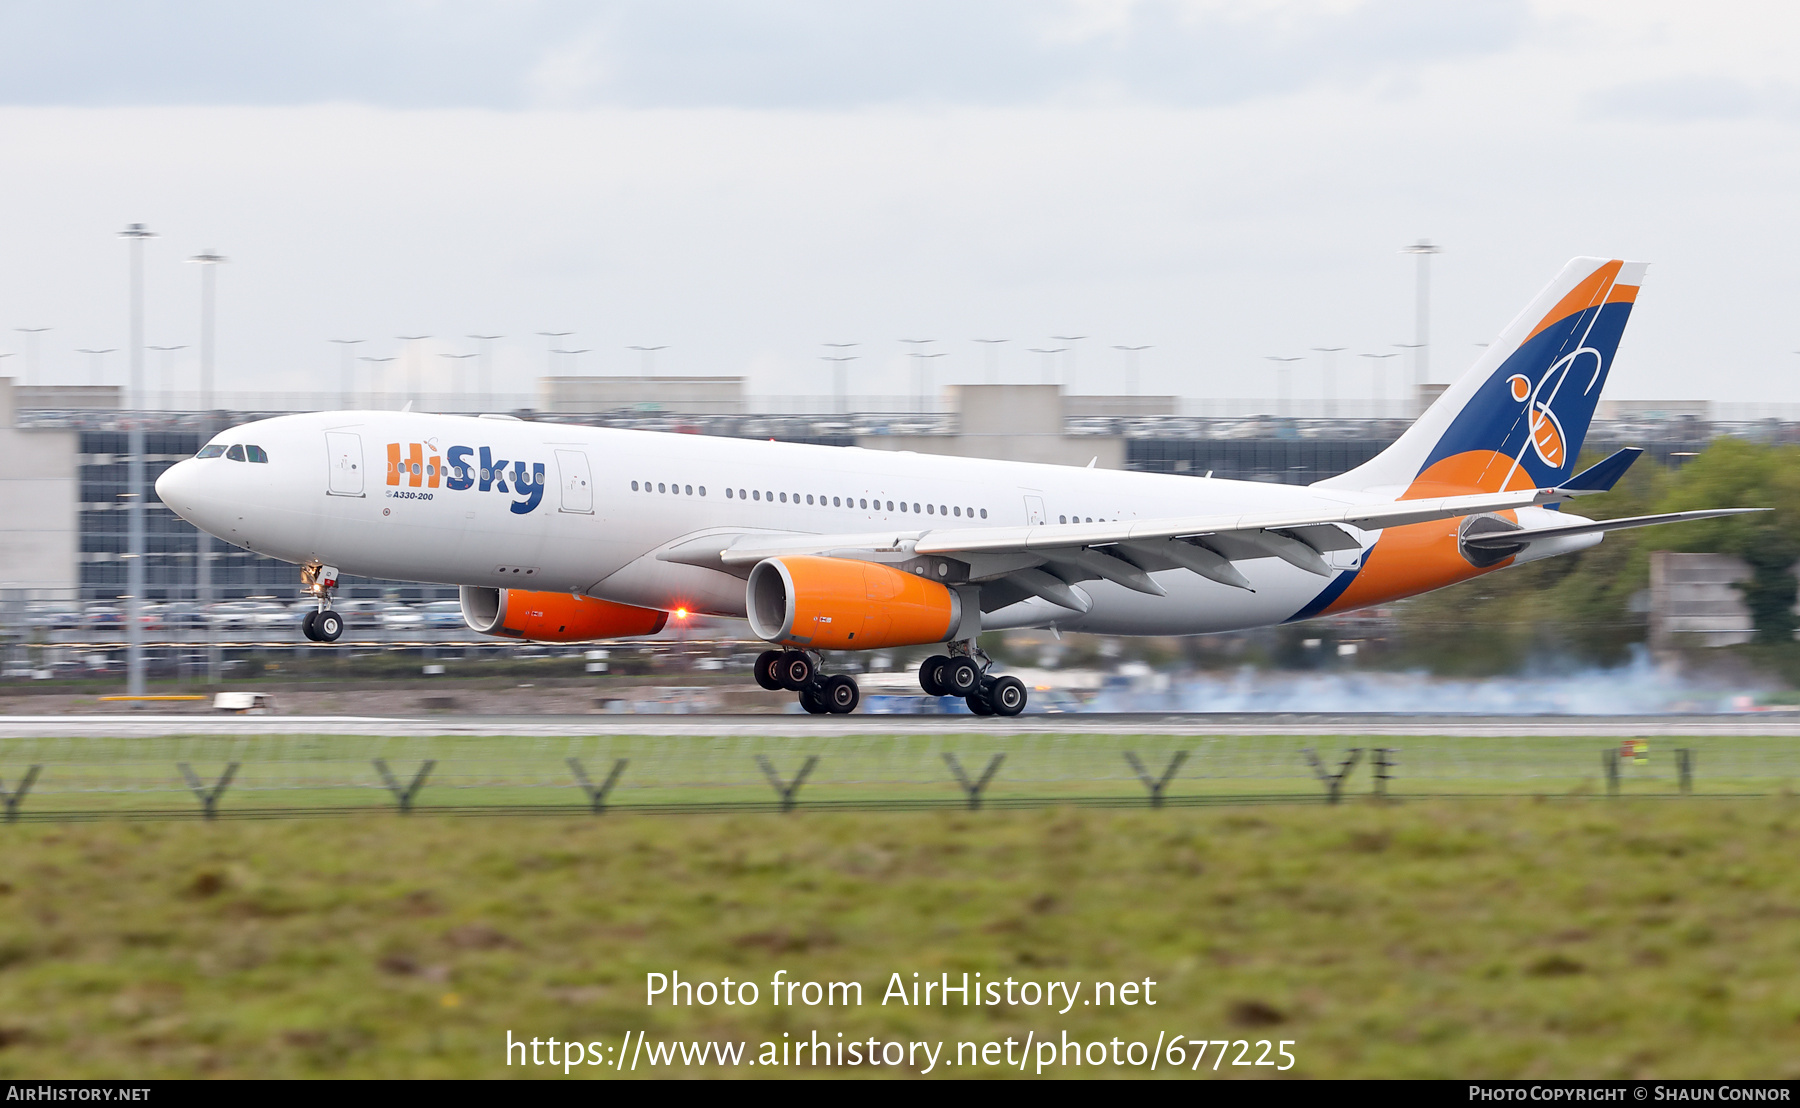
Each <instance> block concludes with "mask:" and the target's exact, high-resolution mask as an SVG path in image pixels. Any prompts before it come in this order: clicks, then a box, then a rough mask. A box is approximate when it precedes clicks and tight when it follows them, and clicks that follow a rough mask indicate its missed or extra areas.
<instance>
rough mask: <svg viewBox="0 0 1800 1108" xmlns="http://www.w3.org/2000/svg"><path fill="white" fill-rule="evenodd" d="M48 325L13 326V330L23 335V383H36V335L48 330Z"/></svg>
mask: <svg viewBox="0 0 1800 1108" xmlns="http://www.w3.org/2000/svg"><path fill="white" fill-rule="evenodd" d="M49 329H50V328H48V327H14V328H13V330H15V331H17V332H19V333H20V334H21V335H24V336H25V383H26V384H27V385H35V384H37V371H38V356H37V349H38V336H39V335H41V334H43V333H44V332H45V331H48V330H49Z"/></svg>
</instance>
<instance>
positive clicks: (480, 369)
mask: <svg viewBox="0 0 1800 1108" xmlns="http://www.w3.org/2000/svg"><path fill="white" fill-rule="evenodd" d="M469 337H470V338H472V339H474V340H475V341H476V342H478V343H480V344H481V347H480V350H481V360H480V361H479V362H476V363H475V374H476V376H477V377H479V378H480V390H481V395H480V398H479V399H480V401H481V404H480V406H481V408H482V409H483V410H486V408H487V406H488V397H489V396H490V395H491V393H490V392H489V390H488V386H489V383H490V382H491V381H492V380H493V378H492V377H491V376H490V375H489V372H488V371H489V370H490V369H491V368H492V367H491V366H489V365H488V343H490V342H493V341H494V340H495V339H503V338H505V337H506V336H505V335H470V336H469Z"/></svg>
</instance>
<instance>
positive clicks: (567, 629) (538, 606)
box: [460, 585, 669, 642]
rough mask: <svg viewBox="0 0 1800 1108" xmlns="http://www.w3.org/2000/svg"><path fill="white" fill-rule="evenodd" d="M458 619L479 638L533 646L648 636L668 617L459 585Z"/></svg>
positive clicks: (565, 597) (603, 603)
mask: <svg viewBox="0 0 1800 1108" xmlns="http://www.w3.org/2000/svg"><path fill="white" fill-rule="evenodd" d="M460 596H461V599H462V614H463V621H464V622H466V623H467V624H468V625H469V627H470V628H471V629H472V630H475V631H479V632H480V633H481V634H483V635H504V636H506V637H507V638H512V639H531V640H533V641H534V642H586V641H588V640H590V639H622V638H628V637H630V636H633V635H654V634H656V633H657V632H658V631H661V630H662V629H663V626H664V625H665V624H667V623H668V622H669V613H667V612H660V611H657V610H656V609H655V608H636V607H633V606H632V605H630V604H615V603H613V602H612V601H610V600H595V599H593V598H592V597H587V596H576V595H575V594H573V593H566V592H528V591H526V590H525V589H490V588H481V587H476V586H471V585H464V586H463V587H462V589H461V592H460Z"/></svg>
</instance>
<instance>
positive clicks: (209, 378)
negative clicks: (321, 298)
mask: <svg viewBox="0 0 1800 1108" xmlns="http://www.w3.org/2000/svg"><path fill="white" fill-rule="evenodd" d="M230 260H231V259H230V258H227V257H226V256H225V255H223V254H221V253H219V252H218V251H217V250H202V251H201V252H200V253H198V254H195V255H194V256H193V257H191V258H189V259H188V261H189V262H190V263H191V264H193V265H197V266H199V267H200V410H201V411H203V412H210V411H212V410H213V360H214V358H215V357H216V356H217V354H218V346H217V345H216V343H215V342H214V341H213V340H214V335H213V324H214V320H215V316H214V313H213V308H214V303H215V302H214V295H215V293H216V291H217V290H216V289H215V288H214V282H215V281H216V279H217V278H216V276H215V274H214V272H213V271H214V270H216V269H217V268H218V267H219V266H221V265H223V264H224V263H226V262H228V261H230ZM214 668H215V669H216V668H218V667H217V666H215V667H214Z"/></svg>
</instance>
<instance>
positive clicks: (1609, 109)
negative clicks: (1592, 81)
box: [1588, 74, 1800, 123]
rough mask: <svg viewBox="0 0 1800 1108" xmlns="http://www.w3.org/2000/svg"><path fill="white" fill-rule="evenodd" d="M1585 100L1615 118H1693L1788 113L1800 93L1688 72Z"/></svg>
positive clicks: (1606, 91) (1680, 120)
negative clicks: (1757, 86) (1688, 73)
mask: <svg viewBox="0 0 1800 1108" xmlns="http://www.w3.org/2000/svg"><path fill="white" fill-rule="evenodd" d="M1588 105H1589V107H1590V109H1592V110H1593V111H1595V112H1597V113H1598V114H1600V115H1603V116H1611V117H1614V118H1619V119H1636V120H1647V121H1650V122H1656V123H1695V122H1709V121H1714V120H1730V119H1750V118H1753V117H1759V116H1792V115H1793V114H1794V112H1795V108H1796V107H1800V95H1797V94H1796V92H1795V90H1794V89H1792V88H1783V87H1779V86H1765V87H1763V88H1754V87H1752V86H1750V85H1748V84H1746V83H1744V82H1743V81H1740V80H1737V79H1736V78H1733V77H1722V76H1709V75H1702V74H1691V75H1683V76H1676V77H1664V78H1660V79H1657V80H1651V81H1635V82H1631V83H1629V84H1623V85H1615V86H1613V87H1612V88H1607V89H1601V90H1597V91H1596V92H1594V93H1592V94H1591V95H1590V96H1589V98H1588Z"/></svg>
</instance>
